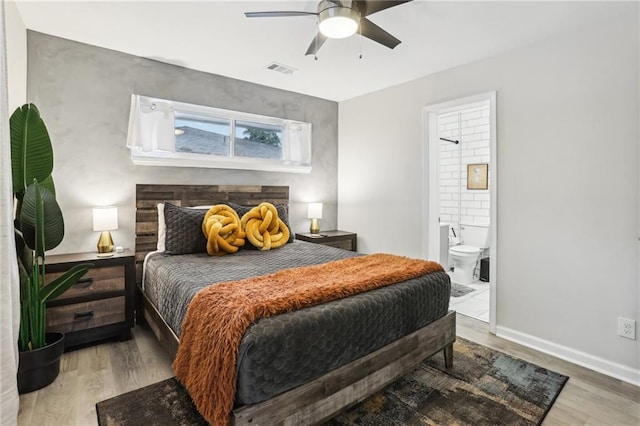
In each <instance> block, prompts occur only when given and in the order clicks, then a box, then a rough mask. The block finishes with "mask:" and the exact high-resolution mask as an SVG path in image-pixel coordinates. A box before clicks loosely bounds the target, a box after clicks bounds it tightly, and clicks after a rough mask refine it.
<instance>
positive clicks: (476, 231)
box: [460, 222, 489, 249]
mask: <svg viewBox="0 0 640 426" xmlns="http://www.w3.org/2000/svg"><path fill="white" fill-rule="evenodd" d="M460 234H461V237H462V244H465V245H468V246H473V247H478V248H482V249H486V248H489V225H486V224H480V223H464V222H461V223H460Z"/></svg>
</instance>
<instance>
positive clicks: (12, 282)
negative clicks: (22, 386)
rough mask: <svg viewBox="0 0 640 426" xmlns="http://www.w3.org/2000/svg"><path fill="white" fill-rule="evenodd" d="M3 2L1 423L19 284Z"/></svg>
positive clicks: (13, 403) (10, 394)
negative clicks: (14, 233)
mask: <svg viewBox="0 0 640 426" xmlns="http://www.w3.org/2000/svg"><path fill="white" fill-rule="evenodd" d="M4 13H5V12H4V2H0V253H1V255H0V305H1V307H0V425H14V424H16V423H17V418H18V408H19V403H20V400H19V397H18V387H17V382H16V372H17V369H18V329H19V325H20V315H19V314H20V296H19V293H18V292H19V291H20V284H19V279H18V267H17V260H16V248H15V243H14V237H13V187H12V183H11V148H10V142H9V111H8V108H9V106H8V103H9V100H8V99H7V57H6V55H7V54H6V52H7V49H6V37H5V16H4Z"/></svg>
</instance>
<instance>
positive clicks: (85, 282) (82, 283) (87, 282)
mask: <svg viewBox="0 0 640 426" xmlns="http://www.w3.org/2000/svg"><path fill="white" fill-rule="evenodd" d="M92 284H93V278H92V277H85V278H80V279H79V280H78V282H77V283H75V284H74V286H75V287H80V288H87V287H91V285H92Z"/></svg>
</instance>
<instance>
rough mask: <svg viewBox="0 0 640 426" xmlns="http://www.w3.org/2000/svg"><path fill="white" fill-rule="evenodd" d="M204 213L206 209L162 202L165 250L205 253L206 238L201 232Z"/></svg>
mask: <svg viewBox="0 0 640 426" xmlns="http://www.w3.org/2000/svg"><path fill="white" fill-rule="evenodd" d="M206 213H207V209H190V208H186V207H178V206H174V205H173V204H170V203H164V222H165V225H166V231H165V232H166V236H165V252H166V253H169V254H188V253H206V252H207V239H206V238H205V237H204V234H203V233H202V221H203V220H204V215H205V214H206Z"/></svg>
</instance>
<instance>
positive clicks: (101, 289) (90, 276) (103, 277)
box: [46, 265, 125, 300]
mask: <svg viewBox="0 0 640 426" xmlns="http://www.w3.org/2000/svg"><path fill="white" fill-rule="evenodd" d="M63 273H64V272H51V273H47V278H46V282H47V283H49V282H51V281H52V280H53V279H55V278H57V277H59V276H60V275H62V274H63ZM124 289H125V279H124V266H123V265H118V266H107V267H101V268H91V269H89V271H88V272H87V273H86V274H85V275H84V276H83V277H82V278H80V281H79V282H78V283H76V284H75V285H74V286H73V287H71V288H70V289H69V290H67V291H65V292H64V293H63V294H61V295H60V296H58V297H57V298H55V299H54V300H65V299H70V298H72V297H78V296H85V295H87V294H97V293H106V292H110V291H124Z"/></svg>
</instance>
